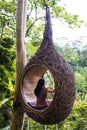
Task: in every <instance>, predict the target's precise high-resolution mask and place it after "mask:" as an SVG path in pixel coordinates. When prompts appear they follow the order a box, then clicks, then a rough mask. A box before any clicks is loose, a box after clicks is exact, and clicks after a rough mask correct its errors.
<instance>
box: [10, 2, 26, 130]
mask: <svg viewBox="0 0 87 130" xmlns="http://www.w3.org/2000/svg"><path fill="white" fill-rule="evenodd" d="M26 3H27V0H18V6H17V19H16V87H15V97H14V103H13V111H12V119H11V125H10V130H22V127H23V116H24V111H23V109H22V107H21V103H20V99H19V83H20V76H21V73H22V71H23V69H24V67H25V64H26V49H25V42H24V40H25V28H26Z"/></svg>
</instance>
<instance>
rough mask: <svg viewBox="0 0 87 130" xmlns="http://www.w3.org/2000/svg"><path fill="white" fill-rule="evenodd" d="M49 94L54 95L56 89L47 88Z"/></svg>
mask: <svg viewBox="0 0 87 130" xmlns="http://www.w3.org/2000/svg"><path fill="white" fill-rule="evenodd" d="M47 92H48V93H54V92H55V89H51V88H47Z"/></svg>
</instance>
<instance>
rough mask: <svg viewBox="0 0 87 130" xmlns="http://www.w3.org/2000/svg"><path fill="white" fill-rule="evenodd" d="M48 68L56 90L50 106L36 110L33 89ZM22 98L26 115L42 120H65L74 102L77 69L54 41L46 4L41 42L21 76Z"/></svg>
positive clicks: (52, 121) (53, 122)
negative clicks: (75, 72) (60, 52)
mask: <svg viewBox="0 0 87 130" xmlns="http://www.w3.org/2000/svg"><path fill="white" fill-rule="evenodd" d="M47 70H49V71H50V73H51V74H52V77H53V80H54V85H55V94H54V97H53V100H52V102H51V104H50V105H49V106H48V107H47V108H45V109H43V110H37V109H35V108H34V107H33V105H31V103H32V104H33V102H35V101H36V97H35V95H34V89H35V87H36V84H37V82H38V80H39V79H40V78H42V77H43V75H44V73H45V72H46V71H47ZM20 98H21V104H22V107H23V109H24V111H25V112H26V113H27V115H28V116H29V117H31V118H32V119H34V120H35V121H37V122H39V123H41V124H56V123H59V122H61V121H63V120H64V119H65V118H66V117H67V116H68V115H69V113H70V111H71V110H72V107H73V104H74V100H75V79H74V72H73V70H72V69H71V67H70V65H69V64H68V63H67V62H66V61H65V60H64V59H63V57H62V56H61V55H60V54H59V53H58V51H57V50H56V49H55V47H54V45H53V39H52V29H51V20H50V12H49V7H48V6H46V24H45V30H44V34H43V40H42V43H41V46H40V47H39V49H38V50H37V52H36V54H35V55H34V56H33V57H32V58H31V59H30V61H29V63H28V64H27V65H26V67H25V69H24V71H23V73H22V76H21V80H20Z"/></svg>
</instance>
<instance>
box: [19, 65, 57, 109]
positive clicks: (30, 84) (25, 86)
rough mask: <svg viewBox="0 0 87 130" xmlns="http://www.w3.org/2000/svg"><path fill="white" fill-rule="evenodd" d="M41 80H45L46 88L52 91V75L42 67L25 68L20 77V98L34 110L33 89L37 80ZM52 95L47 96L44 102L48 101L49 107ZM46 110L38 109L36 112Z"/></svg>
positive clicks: (34, 97)
mask: <svg viewBox="0 0 87 130" xmlns="http://www.w3.org/2000/svg"><path fill="white" fill-rule="evenodd" d="M41 78H44V79H45V86H46V87H47V88H52V89H54V79H53V77H52V74H51V72H50V70H49V69H48V68H47V67H45V66H43V65H33V66H30V67H29V68H27V70H26V71H25V73H24V75H23V77H22V84H21V86H22V89H21V94H22V98H23V100H24V102H25V103H26V104H28V105H29V106H30V107H32V108H35V109H37V108H36V96H35V94H34V89H35V88H36V85H37V82H38V80H39V79H41ZM54 94H55V93H54ZM54 94H53V93H52V94H51V93H49V94H47V98H46V100H47V101H48V103H49V105H51V102H52V101H53V98H54ZM48 107H49V106H48ZM46 108H47V107H46ZM46 108H42V109H39V108H38V110H43V109H46Z"/></svg>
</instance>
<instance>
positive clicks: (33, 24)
mask: <svg viewBox="0 0 87 130" xmlns="http://www.w3.org/2000/svg"><path fill="white" fill-rule="evenodd" d="M43 18H44V17H39V18H37V19H35V20H34V21H33V23H32V24H31V25H30V26H29V27H28V29H27V31H26V35H25V36H27V34H28V32H29V30H30V29H31V28H32V27H33V25H34V24H35V23H36V22H37V21H38V20H40V19H43Z"/></svg>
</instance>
